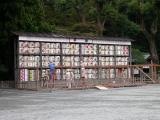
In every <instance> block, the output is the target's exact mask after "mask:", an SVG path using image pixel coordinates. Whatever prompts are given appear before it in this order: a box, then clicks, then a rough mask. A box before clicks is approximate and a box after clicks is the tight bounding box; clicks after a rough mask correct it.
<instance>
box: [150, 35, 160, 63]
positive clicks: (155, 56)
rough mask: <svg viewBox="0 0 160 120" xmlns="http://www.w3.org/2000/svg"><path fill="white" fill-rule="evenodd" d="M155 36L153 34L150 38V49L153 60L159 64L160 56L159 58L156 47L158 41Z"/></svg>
mask: <svg viewBox="0 0 160 120" xmlns="http://www.w3.org/2000/svg"><path fill="white" fill-rule="evenodd" d="M155 41H156V40H155V37H154V36H152V37H151V38H150V39H148V43H149V50H150V54H151V60H152V62H153V63H155V64H159V58H158V53H157V48H156V42H155Z"/></svg>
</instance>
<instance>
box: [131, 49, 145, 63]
mask: <svg viewBox="0 0 160 120" xmlns="http://www.w3.org/2000/svg"><path fill="white" fill-rule="evenodd" d="M132 59H133V63H135V64H144V63H145V59H144V54H143V53H142V52H141V51H140V50H139V49H132Z"/></svg>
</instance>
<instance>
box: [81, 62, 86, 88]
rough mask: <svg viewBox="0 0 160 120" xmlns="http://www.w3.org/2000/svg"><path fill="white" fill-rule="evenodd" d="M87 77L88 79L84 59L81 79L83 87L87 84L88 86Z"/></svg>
mask: <svg viewBox="0 0 160 120" xmlns="http://www.w3.org/2000/svg"><path fill="white" fill-rule="evenodd" d="M85 79H86V70H85V67H84V64H83V61H81V80H82V87H85V86H86V82H85Z"/></svg>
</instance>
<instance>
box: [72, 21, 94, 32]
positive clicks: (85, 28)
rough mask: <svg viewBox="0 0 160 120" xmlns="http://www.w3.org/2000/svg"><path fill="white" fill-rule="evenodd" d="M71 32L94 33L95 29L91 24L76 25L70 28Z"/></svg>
mask: <svg viewBox="0 0 160 120" xmlns="http://www.w3.org/2000/svg"><path fill="white" fill-rule="evenodd" d="M72 31H73V32H80V33H96V27H95V26H94V25H92V24H83V23H77V24H74V25H73V27H72Z"/></svg>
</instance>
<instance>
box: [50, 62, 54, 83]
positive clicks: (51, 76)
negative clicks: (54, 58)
mask: <svg viewBox="0 0 160 120" xmlns="http://www.w3.org/2000/svg"><path fill="white" fill-rule="evenodd" d="M49 71H50V84H51V86H53V85H54V71H55V64H54V63H53V62H50V63H49Z"/></svg>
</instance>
